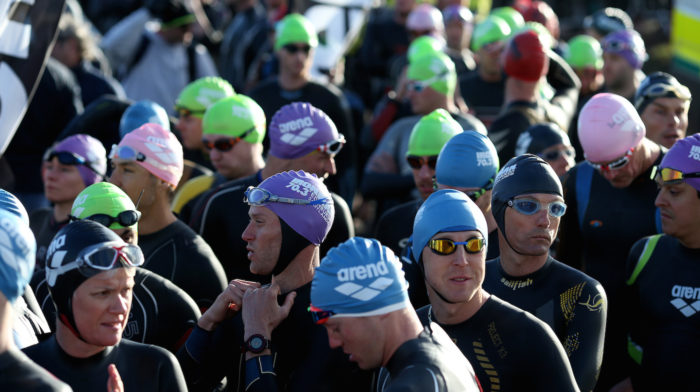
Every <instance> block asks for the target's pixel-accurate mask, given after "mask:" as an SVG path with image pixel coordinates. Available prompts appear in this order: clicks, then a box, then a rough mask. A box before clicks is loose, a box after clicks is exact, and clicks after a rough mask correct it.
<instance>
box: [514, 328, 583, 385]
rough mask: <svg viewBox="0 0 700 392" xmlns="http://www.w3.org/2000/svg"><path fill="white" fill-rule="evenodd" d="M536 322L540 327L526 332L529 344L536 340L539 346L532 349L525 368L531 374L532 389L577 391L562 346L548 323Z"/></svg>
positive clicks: (572, 373)
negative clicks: (528, 332) (531, 354)
mask: <svg viewBox="0 0 700 392" xmlns="http://www.w3.org/2000/svg"><path fill="white" fill-rule="evenodd" d="M538 321H539V320H538ZM538 324H540V325H541V326H542V327H541V328H537V329H536V330H534V331H533V332H532V333H530V334H527V335H528V337H527V340H528V342H529V345H532V343H533V342H537V343H536V344H537V345H538V346H539V347H537V349H534V350H532V353H533V358H531V359H532V360H531V361H529V362H528V365H529V366H528V369H526V370H525V373H529V374H532V380H533V381H534V388H533V390H535V391H575V392H578V391H579V388H578V385H577V384H576V379H575V377H574V372H573V370H572V369H571V365H570V364H569V360H568V358H567V357H566V352H565V351H564V347H563V346H562V345H561V343H559V339H557V336H556V335H555V334H554V331H552V329H551V328H550V327H549V325H547V324H545V323H543V322H539V323H538Z"/></svg>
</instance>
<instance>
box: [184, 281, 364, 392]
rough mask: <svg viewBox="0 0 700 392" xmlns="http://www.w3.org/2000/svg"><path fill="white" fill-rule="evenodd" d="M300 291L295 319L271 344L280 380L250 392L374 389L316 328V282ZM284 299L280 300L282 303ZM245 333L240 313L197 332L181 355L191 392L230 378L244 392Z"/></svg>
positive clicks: (270, 379)
mask: <svg viewBox="0 0 700 392" xmlns="http://www.w3.org/2000/svg"><path fill="white" fill-rule="evenodd" d="M295 291H296V293H297V296H296V298H295V299H294V304H293V305H292V309H291V311H290V312H289V316H288V317H287V318H286V319H284V320H283V321H282V322H281V323H280V325H279V326H277V328H275V329H274V331H273V332H272V336H271V339H270V340H271V341H272V352H273V356H274V357H275V360H274V370H275V373H276V377H275V376H273V375H271V374H269V373H266V374H263V377H261V379H260V380H259V381H257V382H255V383H254V384H253V388H252V389H248V390H270V389H267V388H271V389H272V390H277V389H279V390H282V391H321V390H324V391H363V390H364V391H367V390H369V385H370V373H369V372H364V371H360V370H359V369H358V368H357V367H356V366H353V365H352V364H351V363H350V362H349V361H348V360H347V357H346V356H345V355H344V354H343V353H342V351H340V350H339V349H337V350H331V349H330V348H329V347H328V337H327V334H326V330H325V328H324V327H323V326H320V325H316V324H314V323H313V320H312V319H311V315H310V314H309V312H308V310H307V308H308V307H309V303H310V299H309V298H310V297H309V296H310V292H311V283H307V284H306V285H304V286H302V287H299V288H297V289H296V290H295ZM283 299H284V297H279V300H280V301H282V300H283ZM243 328H244V327H243V320H242V318H241V313H240V312H239V313H237V314H236V315H235V316H234V317H233V318H230V319H228V320H226V321H224V322H222V323H221V324H220V325H219V326H218V327H217V328H216V329H215V330H214V331H211V332H207V331H205V330H203V329H201V328H199V327H196V328H195V329H194V331H193V332H192V334H191V335H190V337H189V339H187V343H185V346H184V347H183V348H182V349H181V350H180V351H179V352H178V354H177V357H178V360H179V361H180V364H181V365H182V369H183V371H184V373H185V377H186V378H187V383H188V386H189V388H190V390H191V391H211V390H212V388H213V387H214V386H216V385H218V383H219V382H220V380H221V379H222V378H223V377H224V376H226V377H227V381H228V388H229V390H231V391H242V390H243V387H244V386H245V381H246V380H245V378H246V377H245V367H246V366H245V353H243V352H242V350H241V347H242V346H243V333H244V329H243ZM250 361H254V359H251V360H250ZM275 385H276V387H275Z"/></svg>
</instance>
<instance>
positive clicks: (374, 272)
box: [335, 261, 394, 301]
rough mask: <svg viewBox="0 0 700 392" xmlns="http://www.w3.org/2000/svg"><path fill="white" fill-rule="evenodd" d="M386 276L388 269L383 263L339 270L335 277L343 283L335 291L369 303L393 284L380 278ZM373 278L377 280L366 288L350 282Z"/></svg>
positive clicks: (391, 280) (392, 281) (386, 279)
mask: <svg viewBox="0 0 700 392" xmlns="http://www.w3.org/2000/svg"><path fill="white" fill-rule="evenodd" d="M388 274H389V267H387V265H386V262H384V261H379V262H377V263H373V264H367V265H358V266H356V267H347V268H341V269H339V270H338V273H337V277H338V280H339V281H340V282H345V283H343V284H341V285H339V286H337V287H336V288H335V291H337V292H339V293H341V294H344V295H347V296H350V297H352V298H355V299H358V300H360V301H369V300H371V299H372V298H374V297H376V296H377V295H379V294H381V292H382V291H384V290H385V289H386V288H387V287H389V286H391V284H392V283H394V280H393V279H390V278H387V277H384V276H381V275H388ZM374 277H376V278H377V279H375V280H374V281H372V283H370V284H369V285H368V286H367V287H365V286H363V285H360V284H357V283H353V282H352V281H355V280H365V279H371V278H374Z"/></svg>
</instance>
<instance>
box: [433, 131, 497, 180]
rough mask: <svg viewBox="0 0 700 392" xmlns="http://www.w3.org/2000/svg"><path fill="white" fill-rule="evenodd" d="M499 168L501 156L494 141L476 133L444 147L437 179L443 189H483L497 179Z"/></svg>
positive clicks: (463, 135) (436, 167)
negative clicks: (449, 187)
mask: <svg viewBox="0 0 700 392" xmlns="http://www.w3.org/2000/svg"><path fill="white" fill-rule="evenodd" d="M498 165H499V162H498V152H497V151H496V147H494V145H493V143H492V142H491V140H489V138H488V137H486V136H484V135H482V134H480V133H479V132H477V131H465V132H462V133H459V134H457V135H455V136H453V137H452V138H451V139H450V140H449V141H448V142H447V144H445V146H443V147H442V150H441V151H440V155H438V160H437V165H436V166H435V179H436V180H437V182H438V184H441V185H447V186H454V187H460V188H482V187H486V185H487V184H489V180H493V179H494V178H495V177H496V173H498ZM491 183H492V182H491ZM489 186H490V184H489Z"/></svg>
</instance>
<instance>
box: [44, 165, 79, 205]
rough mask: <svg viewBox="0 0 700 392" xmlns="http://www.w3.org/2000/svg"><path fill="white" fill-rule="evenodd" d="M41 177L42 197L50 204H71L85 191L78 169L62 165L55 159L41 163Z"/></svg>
mask: <svg viewBox="0 0 700 392" xmlns="http://www.w3.org/2000/svg"><path fill="white" fill-rule="evenodd" d="M41 177H42V180H43V181H44V195H45V196H46V199H47V200H49V201H50V202H52V203H68V202H72V201H73V200H75V198H76V197H77V196H78V194H79V193H80V192H81V191H82V190H83V189H85V182H84V181H83V177H82V176H80V171H78V167H77V166H75V165H64V164H62V163H61V162H59V161H58V158H57V157H54V158H52V159H51V160H50V161H45V162H43V163H42V166H41Z"/></svg>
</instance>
